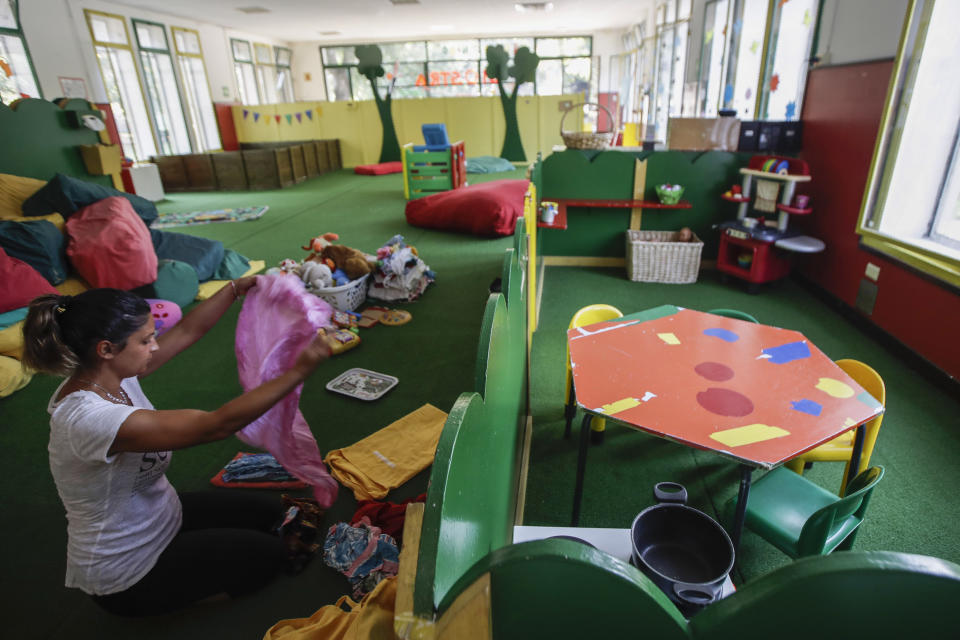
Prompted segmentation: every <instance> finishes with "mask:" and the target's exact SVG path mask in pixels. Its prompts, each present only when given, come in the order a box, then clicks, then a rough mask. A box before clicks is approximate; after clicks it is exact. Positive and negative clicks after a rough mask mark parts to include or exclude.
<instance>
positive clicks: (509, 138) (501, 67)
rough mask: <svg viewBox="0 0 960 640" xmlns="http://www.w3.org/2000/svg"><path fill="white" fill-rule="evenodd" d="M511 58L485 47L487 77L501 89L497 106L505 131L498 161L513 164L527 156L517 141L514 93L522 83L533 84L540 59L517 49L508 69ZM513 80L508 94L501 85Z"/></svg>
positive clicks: (500, 49) (497, 47) (499, 49)
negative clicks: (504, 123)
mask: <svg viewBox="0 0 960 640" xmlns="http://www.w3.org/2000/svg"><path fill="white" fill-rule="evenodd" d="M509 61H510V56H509V55H508V54H507V52H506V50H505V49H504V48H503V46H502V45H499V44H498V45H491V46H489V47H487V69H486V72H487V76H488V77H489V78H491V79H495V80H496V81H497V88H498V89H500V104H502V105H503V119H504V120H505V121H506V125H507V130H506V133H504V136H503V150H502V151H500V157H501V158H505V159H507V160H512V161H516V162H524V161H526V159H527V155H526V154H525V153H524V152H523V142H522V141H521V140H520V125H519V124H518V123H517V91H518V90H519V89H520V85H522V84H523V83H524V82H533V79H534V78H535V77H536V73H537V65H539V64H540V57H539V56H538V55H537V54H535V53H533V52H532V51H530V49H529V48H527V47H520V48H519V49H517V52H516V53H515V54H514V56H513V65H512V66H508V63H509ZM509 78H513V80H514V83H513V90H512V91H511V92H510V94H509V95H508V94H507V90H506V89H505V88H504V83H506V82H507V80H508V79H509Z"/></svg>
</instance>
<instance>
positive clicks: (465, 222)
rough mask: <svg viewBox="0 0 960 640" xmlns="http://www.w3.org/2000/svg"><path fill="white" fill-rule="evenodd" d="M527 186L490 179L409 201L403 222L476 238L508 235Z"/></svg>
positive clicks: (527, 183) (517, 181)
mask: <svg viewBox="0 0 960 640" xmlns="http://www.w3.org/2000/svg"><path fill="white" fill-rule="evenodd" d="M529 184H530V181H529V180H494V181H492V182H481V183H480V184H474V185H470V186H469V187H462V188H460V189H454V190H453V191H444V192H443V193H435V194H433V195H429V196H426V197H424V198H419V199H417V200H411V201H410V202H408V203H407V222H409V223H410V224H412V225H413V226H415V227H428V228H430V229H449V230H451V231H466V232H468V233H472V234H474V235H478V236H489V235H498V236H508V235H510V234H511V233H513V229H514V227H515V226H516V223H517V218H519V217H520V216H522V215H523V196H524V194H526V192H527V185H529Z"/></svg>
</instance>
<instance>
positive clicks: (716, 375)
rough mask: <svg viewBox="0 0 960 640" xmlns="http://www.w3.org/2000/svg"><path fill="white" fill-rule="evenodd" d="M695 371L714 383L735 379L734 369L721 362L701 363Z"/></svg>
mask: <svg viewBox="0 0 960 640" xmlns="http://www.w3.org/2000/svg"><path fill="white" fill-rule="evenodd" d="M693 370H694V371H696V372H697V373H698V374H699V375H701V376H703V377H704V378H706V379H707V380H713V381H714V382H723V381H724V380H729V379H730V378H732V377H733V369H731V368H730V367H728V366H727V365H725V364H720V363H719V362H701V363H700V364H698V365H697V366H695V367H694V368H693Z"/></svg>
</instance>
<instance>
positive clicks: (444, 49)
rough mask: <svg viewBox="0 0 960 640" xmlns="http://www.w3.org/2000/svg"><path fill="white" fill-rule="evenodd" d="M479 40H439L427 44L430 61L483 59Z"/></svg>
mask: <svg viewBox="0 0 960 640" xmlns="http://www.w3.org/2000/svg"><path fill="white" fill-rule="evenodd" d="M481 57H482V56H481V52H480V42H479V41H478V40H439V41H436V42H428V43H427V58H428V59H430V60H478V59H479V58H481Z"/></svg>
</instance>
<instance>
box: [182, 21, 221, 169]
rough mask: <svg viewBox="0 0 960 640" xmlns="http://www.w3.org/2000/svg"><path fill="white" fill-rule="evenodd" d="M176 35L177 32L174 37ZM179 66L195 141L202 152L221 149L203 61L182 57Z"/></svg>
mask: <svg viewBox="0 0 960 640" xmlns="http://www.w3.org/2000/svg"><path fill="white" fill-rule="evenodd" d="M176 33H177V32H176V31H175V32H174V37H176ZM179 64H180V76H181V78H183V88H184V93H185V98H186V103H187V112H188V113H189V114H190V117H189V118H188V120H189V122H190V126H191V128H192V130H193V134H194V140H196V141H197V143H198V144H197V146H198V147H199V148H200V150H201V151H212V150H214V149H219V148H220V147H221V143H220V131H219V128H218V127H217V119H216V115H215V114H214V112H213V100H212V99H211V98H210V85H209V84H208V83H207V70H206V68H205V67H204V65H203V59H202V58H200V57H196V56H185V55H182V56H179Z"/></svg>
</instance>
